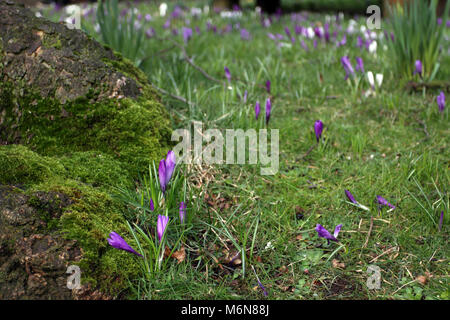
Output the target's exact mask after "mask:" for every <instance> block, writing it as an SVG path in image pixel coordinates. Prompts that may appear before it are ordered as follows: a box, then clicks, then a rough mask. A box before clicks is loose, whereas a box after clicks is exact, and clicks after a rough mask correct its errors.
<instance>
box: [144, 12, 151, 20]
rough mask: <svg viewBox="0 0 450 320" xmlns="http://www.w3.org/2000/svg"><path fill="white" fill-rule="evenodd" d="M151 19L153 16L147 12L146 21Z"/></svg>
mask: <svg viewBox="0 0 450 320" xmlns="http://www.w3.org/2000/svg"><path fill="white" fill-rule="evenodd" d="M151 20H152V16H151V15H150V14H149V13H147V14H146V15H145V21H147V22H149V21H151Z"/></svg>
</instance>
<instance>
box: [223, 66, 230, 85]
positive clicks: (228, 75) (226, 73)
mask: <svg viewBox="0 0 450 320" xmlns="http://www.w3.org/2000/svg"><path fill="white" fill-rule="evenodd" d="M224 70H225V77H226V78H227V80H228V82H231V73H230V69H228V67H225V68H224Z"/></svg>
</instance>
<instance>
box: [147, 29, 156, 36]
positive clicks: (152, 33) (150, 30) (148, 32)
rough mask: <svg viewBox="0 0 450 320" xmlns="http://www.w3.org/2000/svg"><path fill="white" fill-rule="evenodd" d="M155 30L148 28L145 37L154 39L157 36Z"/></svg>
mask: <svg viewBox="0 0 450 320" xmlns="http://www.w3.org/2000/svg"><path fill="white" fill-rule="evenodd" d="M155 33H156V32H155V29H153V28H148V29H147V31H145V36H146V37H147V38H151V37H153V36H154V35H155Z"/></svg>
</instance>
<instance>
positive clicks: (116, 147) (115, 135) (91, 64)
mask: <svg viewBox="0 0 450 320" xmlns="http://www.w3.org/2000/svg"><path fill="white" fill-rule="evenodd" d="M0 11H1V12H2V14H1V15H0V65H1V66H2V68H1V69H0V142H3V144H6V143H7V144H10V143H20V144H25V145H27V146H30V148H31V149H32V150H34V151H37V152H38V153H40V154H45V155H64V154H67V153H71V152H81V151H89V150H96V151H101V152H103V153H107V154H110V155H111V156H113V157H115V158H117V159H119V160H120V161H121V162H124V163H126V164H127V169H129V170H130V171H131V172H132V173H136V172H138V171H139V169H141V168H142V167H145V166H146V165H147V164H148V160H149V159H156V158H159V157H160V156H162V155H163V153H164V151H165V150H166V149H167V148H168V144H167V142H168V141H169V139H170V136H169V135H170V131H169V127H168V117H167V114H166V111H165V110H164V108H163V107H162V106H161V104H160V102H159V100H158V98H157V96H156V94H155V93H154V91H153V90H152V88H151V86H150V85H149V84H148V82H147V80H146V77H145V75H144V74H143V73H142V72H141V71H140V70H138V69H137V68H135V67H134V66H133V65H132V64H131V63H130V62H129V61H127V60H125V59H123V58H121V57H120V56H116V55H114V54H113V52H112V51H111V50H110V49H108V48H105V47H104V46H102V45H101V44H99V43H97V42H95V41H94V40H91V39H90V38H89V37H88V36H87V35H86V34H84V33H83V32H82V31H79V30H70V29H68V28H66V27H65V26H64V25H62V24H56V23H52V22H50V21H46V20H44V19H41V18H37V17H35V16H34V15H33V13H32V12H31V11H28V10H25V9H23V8H20V7H18V6H16V5H10V4H8V3H7V2H5V1H3V0H1V1H0Z"/></svg>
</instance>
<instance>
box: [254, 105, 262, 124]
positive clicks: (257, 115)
mask: <svg viewBox="0 0 450 320" xmlns="http://www.w3.org/2000/svg"><path fill="white" fill-rule="evenodd" d="M260 112H261V105H260V104H259V101H256V103H255V119H256V120H258V117H259V113H260Z"/></svg>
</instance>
